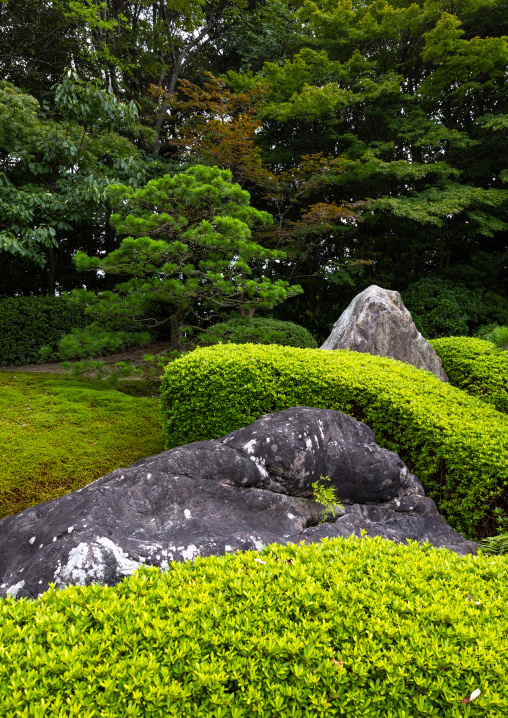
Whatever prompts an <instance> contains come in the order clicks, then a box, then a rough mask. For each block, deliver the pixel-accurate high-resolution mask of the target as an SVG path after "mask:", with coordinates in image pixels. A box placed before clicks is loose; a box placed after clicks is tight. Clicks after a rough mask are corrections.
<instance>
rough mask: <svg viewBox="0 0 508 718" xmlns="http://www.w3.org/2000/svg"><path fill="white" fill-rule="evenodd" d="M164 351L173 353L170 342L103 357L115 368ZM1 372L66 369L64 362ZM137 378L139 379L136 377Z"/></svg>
mask: <svg viewBox="0 0 508 718" xmlns="http://www.w3.org/2000/svg"><path fill="white" fill-rule="evenodd" d="M163 351H168V352H169V351H171V345H170V344H169V342H157V343H156V344H151V345H150V346H147V347H136V348H135V349H129V350H128V351H125V352H119V353H118V354H110V355H109V356H106V357H101V359H102V361H103V362H104V363H105V364H106V366H113V365H114V364H115V363H116V362H117V361H125V360H126V359H131V360H133V361H141V360H142V359H143V357H144V356H145V354H160V352H163ZM0 371H8V372H22V371H26V372H29V371H30V372H44V373H48V374H63V372H64V371H65V369H63V368H62V362H51V363H49V364H25V365H24V366H16V365H13V364H11V365H9V366H0ZM136 378H137V377H136Z"/></svg>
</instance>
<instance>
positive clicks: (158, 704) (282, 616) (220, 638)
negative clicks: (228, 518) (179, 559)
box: [0, 538, 508, 718]
mask: <svg viewBox="0 0 508 718" xmlns="http://www.w3.org/2000/svg"><path fill="white" fill-rule="evenodd" d="M258 557H259V554H255V553H253V552H249V553H244V554H233V555H227V556H224V557H221V558H217V557H210V558H207V559H199V558H198V559H196V561H195V563H194V564H192V563H184V564H181V563H174V564H172V565H171V567H170V569H169V570H168V571H167V572H165V573H163V574H161V573H160V572H159V570H158V569H156V568H148V567H143V568H142V569H140V570H139V571H138V572H137V573H136V574H135V575H134V576H131V577H129V578H127V579H125V581H123V582H122V583H121V584H118V585H117V586H115V587H111V588H108V587H102V586H99V585H97V584H96V585H92V586H89V587H86V588H84V587H72V588H68V589H65V590H63V591H57V590H50V591H48V592H46V593H45V594H44V595H43V596H42V597H41V598H40V599H38V600H36V601H27V600H25V601H16V600H14V599H10V598H8V599H3V600H1V601H0V704H1V705H2V708H3V711H2V713H3V715H6V716H7V715H9V716H30V717H33V718H39V717H40V718H43V717H44V718H57V717H58V718H64V717H65V718H70V717H71V716H75V717H76V718H77V717H78V716H79V718H81V717H82V716H87V717H88V716H89V717H90V718H92V717H93V716H96V717H97V718H98V717H99V716H105V717H106V716H107V717H110V718H113V717H114V718H124V716H125V717H126V716H131V717H135V718H148V717H153V718H155V717H157V718H160V717H162V716H178V718H328V717H329V718H332V716H333V717H336V718H346V717H347V718H414V717H415V716H433V717H434V718H462V717H465V716H473V715H474V716H476V717H477V718H501V717H502V716H506V705H507V701H508V689H507V686H506V663H507V661H508V621H507V613H506V605H507V602H508V560H507V559H506V558H505V557H496V558H492V557H486V556H467V557H460V556H456V555H455V554H452V553H450V552H448V551H446V550H434V549H431V548H430V547H429V546H428V545H427V546H419V545H415V544H412V545H410V546H405V547H402V546H399V545H397V544H394V543H392V542H390V541H385V540H383V539H379V538H378V539H355V538H348V539H335V540H332V541H327V542H324V543H321V544H319V545H311V546H299V547H297V546H295V545H294V544H293V545H291V544H290V545H288V546H280V545H273V546H270V547H267V548H265V549H264V550H263V553H262V561H264V563H259V562H256V559H258V561H259V558H258ZM477 602H478V603H477ZM478 689H479V690H480V695H479V697H478V698H476V699H475V700H474V701H473V702H470V703H467V702H464V701H467V700H468V699H469V698H470V696H471V694H473V692H474V691H477V690H478Z"/></svg>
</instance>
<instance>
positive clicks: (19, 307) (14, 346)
mask: <svg viewBox="0 0 508 718" xmlns="http://www.w3.org/2000/svg"><path fill="white" fill-rule="evenodd" d="M89 321H90V320H89V319H87V318H85V315H84V313H83V310H82V309H80V308H79V307H77V306H75V305H74V304H72V303H71V302H68V301H67V300H66V299H65V298H64V297H7V298H4V299H0V364H4V365H5V364H16V365H23V364H32V363H33V364H36V363H39V364H40V363H42V362H43V360H42V359H41V357H40V355H39V350H40V349H41V347H43V346H50V347H51V348H53V349H54V350H56V347H57V345H58V342H59V341H60V339H61V338H62V337H63V335H64V334H67V333H69V332H70V331H71V330H72V329H73V328H74V327H84V326H85V325H86V324H87V323H88V322H89Z"/></svg>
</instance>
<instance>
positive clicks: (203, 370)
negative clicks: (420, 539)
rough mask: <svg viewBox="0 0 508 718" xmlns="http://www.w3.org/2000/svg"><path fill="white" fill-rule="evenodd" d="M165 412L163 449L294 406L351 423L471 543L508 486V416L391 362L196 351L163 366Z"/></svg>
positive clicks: (307, 352) (301, 352)
mask: <svg viewBox="0 0 508 718" xmlns="http://www.w3.org/2000/svg"><path fill="white" fill-rule="evenodd" d="M161 404H162V411H163V422H164V431H165V436H166V446H167V448H170V447H173V446H178V445H180V444H185V443H188V442H191V441H198V440H202V439H212V438H218V437H220V436H223V435H224V434H227V433H229V432H230V431H234V430H235V429H238V428H240V427H242V426H246V425H247V424H250V423H251V422H253V421H255V420H256V419H258V418H259V417H260V416H263V415H264V414H266V413H269V412H273V411H280V410H282V409H286V408H288V407H291V406H299V405H303V406H311V407H321V408H326V409H336V410H339V411H344V412H346V413H347V414H351V415H352V416H354V417H355V418H356V419H360V420H361V421H364V422H365V423H366V424H367V425H368V426H370V427H371V428H372V429H373V430H374V432H375V434H376V439H377V441H378V442H379V443H380V444H381V445H382V446H385V447H387V448H389V449H392V450H394V451H396V452H397V453H398V454H399V455H400V456H401V457H402V458H403V459H404V461H406V462H407V464H408V465H409V466H410V468H411V469H412V470H413V471H414V472H416V473H417V474H418V476H419V477H420V479H421V480H422V482H423V484H424V486H425V488H426V490H427V492H428V493H429V495H430V496H432V497H433V498H434V499H435V500H436V501H437V503H438V506H439V508H440V510H441V511H442V512H443V513H444V515H445V516H446V518H447V520H449V521H450V523H451V524H452V525H453V526H454V528H456V529H457V530H459V531H462V532H463V533H465V534H467V535H469V536H470V537H474V536H480V535H488V533H489V527H488V525H487V524H486V522H487V521H488V515H489V513H488V512H489V507H491V506H492V507H493V506H495V505H496V504H497V505H498V506H502V501H503V499H502V494H503V490H504V489H505V487H506V486H507V485H508V451H507V449H508V446H507V445H508V417H506V416H505V415H504V414H501V413H499V412H497V411H496V410H495V409H493V408H491V407H490V406H488V405H486V404H484V403H483V402H481V401H480V400H479V399H476V398H474V397H471V396H469V395H468V394H466V393H465V392H463V391H461V390H460V389H456V388H455V387H452V386H450V385H449V384H444V383H443V382H441V381H439V379H437V378H436V377H435V376H434V375H433V374H430V373H429V372H426V371H424V370H421V369H415V368H414V367H412V366H409V365H407V364H402V363H401V362H398V361H395V360H393V359H386V358H382V357H375V356H371V355H370V354H360V353H357V352H349V351H322V350H320V349H295V348H292V347H281V346H260V345H253V344H251V345H248V344H247V345H242V346H235V345H221V346H216V347H211V348H207V349H197V350H196V351H194V352H192V353H190V354H187V355H186V356H185V357H183V358H182V359H178V360H177V361H175V362H173V363H172V364H170V365H169V366H168V367H166V370H165V374H164V376H163V379H162V389H161ZM505 495H506V494H505ZM500 497H501V498H500Z"/></svg>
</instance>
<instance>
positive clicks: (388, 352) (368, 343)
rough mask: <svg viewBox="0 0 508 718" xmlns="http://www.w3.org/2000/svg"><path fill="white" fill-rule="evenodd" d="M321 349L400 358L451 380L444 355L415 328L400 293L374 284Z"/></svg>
mask: <svg viewBox="0 0 508 718" xmlns="http://www.w3.org/2000/svg"><path fill="white" fill-rule="evenodd" d="M321 349H331V350H333V349H350V350H352V351H356V352H366V353H368V354H374V355H375V356H382V357H389V358H391V359H398V360H399V361H402V362H405V363H406V364H412V365H413V366H415V367H416V368H417V369H426V370H427V371H430V372H432V373H433V374H435V375H436V376H437V377H438V378H439V379H441V381H448V377H447V376H446V373H445V371H444V369H443V365H442V364H441V359H440V358H439V357H438V355H437V354H436V352H435V350H434V349H433V348H432V347H431V345H430V344H429V342H428V341H427V340H426V339H425V338H424V337H423V336H422V335H421V334H420V332H419V331H418V329H417V328H416V326H415V323H414V322H413V319H412V317H411V314H410V313H409V311H408V310H407V309H406V307H405V306H404V304H403V302H402V299H401V298H400V294H399V293H398V292H394V291H390V290H388V289H382V288H381V287H377V286H376V285H375V284H373V285H372V286H370V287H367V289H365V290H364V291H363V292H361V293H360V294H358V295H357V296H356V297H355V298H354V299H353V301H352V302H351V304H350V305H349V306H348V308H347V309H346V310H345V311H344V312H343V313H342V314H341V315H340V317H339V318H338V319H337V321H336V322H335V324H334V325H333V329H332V332H331V334H330V336H329V337H328V339H327V340H326V341H325V343H324V344H323V345H322V346H321Z"/></svg>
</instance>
